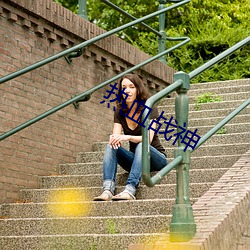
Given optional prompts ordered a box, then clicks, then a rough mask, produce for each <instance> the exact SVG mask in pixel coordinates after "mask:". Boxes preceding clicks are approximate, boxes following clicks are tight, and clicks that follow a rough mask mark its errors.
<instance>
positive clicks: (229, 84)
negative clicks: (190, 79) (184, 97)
mask: <svg viewBox="0 0 250 250" xmlns="http://www.w3.org/2000/svg"><path fill="white" fill-rule="evenodd" d="M247 84H250V79H239V80H230V81H218V82H204V83H191V85H190V89H191V90H195V89H209V88H224V87H232V86H241V85H247Z"/></svg>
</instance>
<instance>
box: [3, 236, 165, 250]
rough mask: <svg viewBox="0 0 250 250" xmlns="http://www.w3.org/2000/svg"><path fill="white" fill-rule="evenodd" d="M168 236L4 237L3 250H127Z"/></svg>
mask: <svg viewBox="0 0 250 250" xmlns="http://www.w3.org/2000/svg"><path fill="white" fill-rule="evenodd" d="M165 236H166V234H165V233H164V234H160V233H157V234H153V233H150V234H137V233H128V234H78V235H77V234H72V235H41V236H39V235H32V236H9V237H8V236H2V237H0V245H1V247H2V248H1V250H27V249H28V250H37V249H41V250H52V249H53V250H113V249H115V250H125V249H128V246H129V245H130V244H131V243H149V242H156V241H157V240H159V239H160V238H162V237H165Z"/></svg>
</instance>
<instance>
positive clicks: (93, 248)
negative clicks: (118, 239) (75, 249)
mask: <svg viewBox="0 0 250 250" xmlns="http://www.w3.org/2000/svg"><path fill="white" fill-rule="evenodd" d="M96 249H97V248H96V245H95V244H94V243H92V245H91V246H90V248H89V250H96Z"/></svg>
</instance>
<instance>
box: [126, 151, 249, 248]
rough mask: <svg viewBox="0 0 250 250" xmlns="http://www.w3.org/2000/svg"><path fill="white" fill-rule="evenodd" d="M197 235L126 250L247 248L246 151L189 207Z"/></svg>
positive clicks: (247, 182) (247, 166) (247, 184)
mask: <svg viewBox="0 0 250 250" xmlns="http://www.w3.org/2000/svg"><path fill="white" fill-rule="evenodd" d="M193 210H194V218H195V223H196V225H197V233H196V235H195V237H194V238H193V239H192V240H191V241H189V242H187V243H170V242H169V240H166V239H162V240H159V241H158V242H156V243H154V244H151V245H143V244H134V245H131V246H130V247H129V250H146V249H147V250H163V249H166V250H168V249H171V250H248V249H250V226H249V225H250V150H249V151H248V152H247V153H246V154H244V155H242V156H241V158H240V159H239V160H238V161H237V162H236V163H235V164H234V165H233V166H232V167H231V168H230V169H229V170H228V171H227V172H226V173H225V174H224V175H223V176H222V177H221V178H220V179H219V181H218V182H217V183H215V184H214V185H213V186H212V187H211V188H210V189H209V191H207V192H206V193H205V194H204V195H203V196H202V197H200V198H199V199H198V201H197V202H196V203H195V204H194V205H193Z"/></svg>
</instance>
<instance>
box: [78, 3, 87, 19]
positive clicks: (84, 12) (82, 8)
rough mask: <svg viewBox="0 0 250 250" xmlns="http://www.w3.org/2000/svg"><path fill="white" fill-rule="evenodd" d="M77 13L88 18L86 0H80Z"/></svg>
mask: <svg viewBox="0 0 250 250" xmlns="http://www.w3.org/2000/svg"><path fill="white" fill-rule="evenodd" d="M77 15H79V16H81V17H83V18H85V19H86V20H88V14H87V3H86V0H78V13H77Z"/></svg>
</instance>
